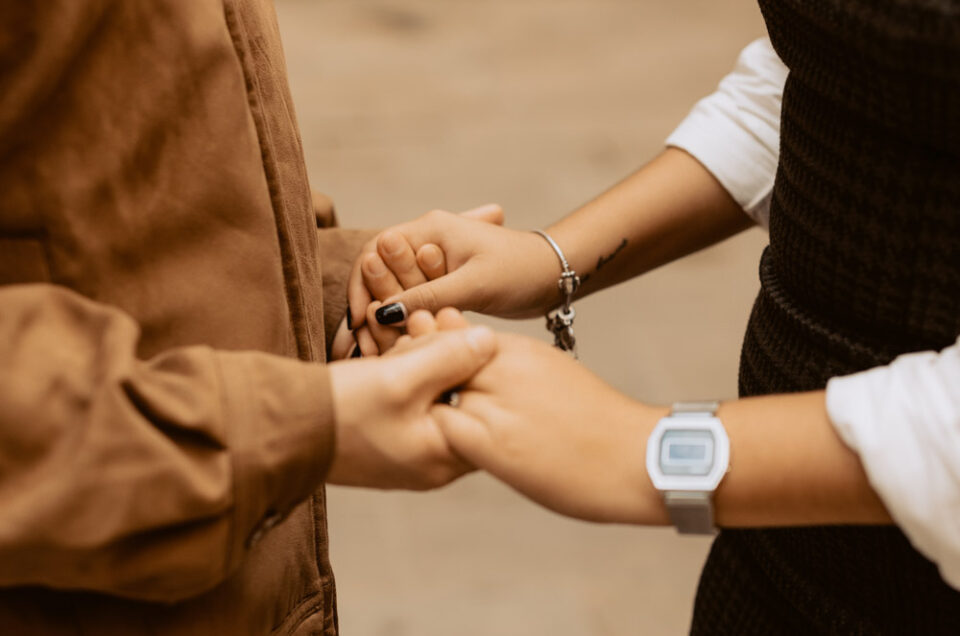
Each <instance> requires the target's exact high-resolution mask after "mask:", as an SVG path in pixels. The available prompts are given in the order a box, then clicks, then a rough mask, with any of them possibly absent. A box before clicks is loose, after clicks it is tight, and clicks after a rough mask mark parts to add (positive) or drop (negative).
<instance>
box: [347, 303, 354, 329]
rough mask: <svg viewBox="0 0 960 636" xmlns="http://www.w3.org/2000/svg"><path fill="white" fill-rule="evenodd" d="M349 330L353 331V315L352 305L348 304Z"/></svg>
mask: <svg viewBox="0 0 960 636" xmlns="http://www.w3.org/2000/svg"><path fill="white" fill-rule="evenodd" d="M347 329H353V315H352V314H351V313H350V303H347Z"/></svg>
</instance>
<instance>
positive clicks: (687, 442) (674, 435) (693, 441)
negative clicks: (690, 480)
mask: <svg viewBox="0 0 960 636" xmlns="http://www.w3.org/2000/svg"><path fill="white" fill-rule="evenodd" d="M713 446H714V443H713V433H712V432H711V431H708V430H703V429H694V430H683V429H674V430H670V431H666V432H664V434H663V439H661V441H660V470H661V471H662V472H663V474H664V475H691V476H698V477H699V476H704V475H707V474H708V473H709V472H710V470H711V469H712V468H713V455H714V452H713Z"/></svg>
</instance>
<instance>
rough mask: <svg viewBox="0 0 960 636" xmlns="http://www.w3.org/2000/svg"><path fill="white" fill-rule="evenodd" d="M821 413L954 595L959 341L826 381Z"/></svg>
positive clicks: (958, 546) (958, 582)
mask: <svg viewBox="0 0 960 636" xmlns="http://www.w3.org/2000/svg"><path fill="white" fill-rule="evenodd" d="M827 412H828V413H829V416H830V419H831V420H832V421H833V424H834V426H835V427H836V429H837V431H838V432H839V434H840V436H841V437H842V438H843V440H844V442H846V443H847V445H848V446H850V448H851V449H853V450H854V451H855V452H856V453H858V454H859V455H860V460H861V462H862V463H863V466H864V469H865V470H866V472H867V476H868V477H869V479H870V484H871V485H872V486H873V488H874V490H875V491H876V492H877V494H878V495H879V496H880V498H881V499H882V500H883V502H884V504H885V505H886V507H887V510H889V511H890V514H891V516H892V517H893V519H894V521H896V523H897V525H899V526H900V528H901V529H902V530H903V532H904V533H905V534H906V535H907V537H908V538H909V539H910V541H911V543H912V544H913V546H914V547H915V548H916V549H917V550H919V551H920V552H921V553H922V554H924V555H925V556H926V557H927V558H928V559H930V560H931V561H933V562H934V563H936V564H937V566H938V567H939V568H940V574H941V575H942V576H943V578H944V580H945V581H946V582H947V583H949V584H950V585H951V586H953V587H954V588H957V589H960V340H958V341H957V343H956V344H955V345H953V346H951V347H948V348H946V349H944V350H943V351H941V352H940V353H936V352H932V351H930V352H924V353H914V354H908V355H903V356H900V357H899V358H897V359H896V360H894V361H893V363H891V364H890V365H888V366H885V367H877V368H875V369H870V370H869V371H864V372H862V373H857V374H854V375H850V376H846V377H840V378H834V379H832V380H830V382H829V384H827Z"/></svg>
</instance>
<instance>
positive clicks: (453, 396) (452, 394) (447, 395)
mask: <svg viewBox="0 0 960 636" xmlns="http://www.w3.org/2000/svg"><path fill="white" fill-rule="evenodd" d="M440 402H441V403H442V404H446V405H447V406H450V407H453V408H457V407H458V406H460V391H457V390H456V389H450V390H449V391H445V392H444V393H443V395H441V396H440Z"/></svg>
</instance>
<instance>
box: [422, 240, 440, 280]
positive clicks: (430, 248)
mask: <svg viewBox="0 0 960 636" xmlns="http://www.w3.org/2000/svg"><path fill="white" fill-rule="evenodd" d="M417 265H419V266H420V271H422V272H423V275H424V276H426V277H427V279H428V280H433V279H434V278H440V277H441V276H443V275H444V274H446V273H447V259H446V257H445V256H444V254H443V250H442V249H440V246H439V245H437V244H435V243H427V244H426V245H424V246H422V247H421V248H420V249H419V250H417Z"/></svg>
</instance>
